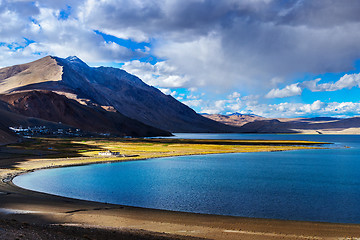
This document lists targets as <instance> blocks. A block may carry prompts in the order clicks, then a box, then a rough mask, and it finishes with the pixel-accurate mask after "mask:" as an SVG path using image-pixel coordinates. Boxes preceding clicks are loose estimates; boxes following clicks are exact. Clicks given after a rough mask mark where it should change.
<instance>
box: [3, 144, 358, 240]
mask: <svg viewBox="0 0 360 240" xmlns="http://www.w3.org/2000/svg"><path fill="white" fill-rule="evenodd" d="M153 147H154V146H153ZM155 147H156V146H155ZM166 147H167V148H169V146H166ZM260 148H261V147H260ZM264 149H265V148H264ZM237 150H238V151H240V149H237ZM272 150H274V149H272ZM174 154H176V153H174ZM188 154H191V153H190V152H189V153H188ZM139 157H141V156H139ZM135 159H140V158H138V157H137V158H135ZM115 160H117V161H119V160H120V161H121V160H131V159H111V158H109V159H99V158H83V157H77V158H71V159H67V158H62V159H27V160H25V161H19V160H16V159H15V160H14V159H5V160H4V159H3V160H2V162H1V165H0V166H1V167H2V169H1V170H0V174H1V179H2V181H1V183H0V218H1V219H2V221H0V237H1V239H16V238H19V239H20V238H23V239H184V238H185V239H189V238H192V237H194V238H207V239H350V237H352V238H360V225H357V224H331V223H313V222H298V221H281V220H268V219H252V218H241V217H228V216H215V215H205V214H192V213H181V212H171V211H162V210H154V209H144V208H136V207H128V206H120V205H112V204H104V203H97V202H90V201H81V200H75V199H69V198H64V197H57V196H52V195H48V194H43V193H37V192H33V191H29V190H25V189H21V188H19V187H17V186H15V185H14V184H13V183H12V182H11V181H10V180H11V178H12V177H13V176H15V175H16V174H20V173H22V172H26V171H29V170H32V169H40V168H47V167H56V166H67V165H79V164H90V163H94V162H98V161H100V162H107V161H115ZM14 161H16V162H17V163H16V164H14ZM10 165H11V166H12V167H9V166H10ZM14 166H15V167H14ZM29 223H31V224H29ZM33 224H35V225H33ZM6 234H7V235H6ZM36 234H38V235H36ZM39 234H40V235H39ZM41 234H43V235H44V236H42V235H41ZM74 234H75V235H74ZM76 234H78V235H76ZM19 235H22V236H23V237H19ZM49 236H51V237H49ZM104 236H106V237H104ZM7 237H8V238H7ZM57 237H58V238H57Z"/></svg>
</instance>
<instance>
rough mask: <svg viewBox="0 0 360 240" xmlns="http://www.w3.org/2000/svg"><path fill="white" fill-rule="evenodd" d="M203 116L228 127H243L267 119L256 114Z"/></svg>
mask: <svg viewBox="0 0 360 240" xmlns="http://www.w3.org/2000/svg"><path fill="white" fill-rule="evenodd" d="M202 116H204V117H206V118H209V119H211V120H214V121H218V122H221V123H224V124H227V125H231V126H237V127H241V126H243V125H244V124H246V123H249V122H254V121H257V120H264V119H265V118H263V117H260V116H257V115H254V114H240V113H232V114H228V115H221V114H202Z"/></svg>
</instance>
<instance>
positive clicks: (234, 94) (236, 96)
mask: <svg viewBox="0 0 360 240" xmlns="http://www.w3.org/2000/svg"><path fill="white" fill-rule="evenodd" d="M239 97H241V94H240V93H238V92H233V93H232V94H230V95H229V96H228V98H230V99H234V98H239Z"/></svg>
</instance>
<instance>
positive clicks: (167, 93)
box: [159, 88, 171, 95]
mask: <svg viewBox="0 0 360 240" xmlns="http://www.w3.org/2000/svg"><path fill="white" fill-rule="evenodd" d="M159 90H160V91H161V92H162V93H163V94H166V95H170V94H171V89H170V88H159Z"/></svg>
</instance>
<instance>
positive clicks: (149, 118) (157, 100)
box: [0, 56, 239, 132]
mask: <svg viewBox="0 0 360 240" xmlns="http://www.w3.org/2000/svg"><path fill="white" fill-rule="evenodd" d="M29 91H51V92H54V93H56V94H58V95H62V96H65V97H66V98H68V99H71V100H75V101H77V102H78V103H79V104H82V105H87V106H88V107H90V108H98V107H101V108H103V109H104V110H110V109H111V110H112V111H115V112H118V113H119V114H122V115H124V116H126V117H128V118H129V119H135V120H137V121H139V122H142V123H144V124H146V125H149V126H151V127H153V128H157V129H159V130H160V129H163V130H165V131H168V132H235V131H239V130H238V128H236V127H232V126H227V125H224V124H221V123H218V122H216V121H212V120H210V119H207V118H204V117H202V116H200V115H198V114H197V113H196V112H195V111H194V110H192V109H191V108H189V107H187V106H186V105H184V104H182V103H180V102H178V101H177V100H176V99H174V98H173V97H171V96H168V95H165V94H163V93H162V92H161V91H160V90H158V89H157V88H154V87H152V86H149V85H147V84H145V83H144V82H143V81H141V79H139V78H138V77H136V76H134V75H131V74H129V73H127V72H126V71H125V70H122V69H117V68H109V67H90V66H88V65H87V64H86V63H84V62H83V61H82V60H81V59H79V58H77V57H75V56H71V57H68V58H65V59H64V58H59V57H55V56H47V57H44V58H41V59H39V60H36V61H34V62H31V63H26V64H21V65H15V66H12V67H7V68H3V69H0V94H15V93H20V92H22V93H24V92H29ZM54 96H55V95H54ZM63 100H64V101H65V99H63ZM99 111H101V110H99ZM36 117H38V118H42V117H43V116H40V115H37V116H36ZM45 119H46V118H45ZM129 121H132V120H129Z"/></svg>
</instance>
